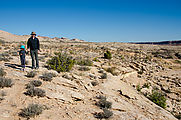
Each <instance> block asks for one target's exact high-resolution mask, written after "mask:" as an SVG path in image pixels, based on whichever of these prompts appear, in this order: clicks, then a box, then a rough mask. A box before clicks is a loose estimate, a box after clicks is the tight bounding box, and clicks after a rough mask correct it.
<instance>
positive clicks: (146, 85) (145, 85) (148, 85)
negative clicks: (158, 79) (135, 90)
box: [142, 83, 150, 88]
mask: <svg viewBox="0 0 181 120" xmlns="http://www.w3.org/2000/svg"><path fill="white" fill-rule="evenodd" d="M142 88H150V83H145V84H143V86H142Z"/></svg>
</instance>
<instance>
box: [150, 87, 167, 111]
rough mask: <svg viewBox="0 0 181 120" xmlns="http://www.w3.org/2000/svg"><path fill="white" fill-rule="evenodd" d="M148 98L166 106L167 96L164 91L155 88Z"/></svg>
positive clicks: (161, 105) (163, 106)
mask: <svg viewBox="0 0 181 120" xmlns="http://www.w3.org/2000/svg"><path fill="white" fill-rule="evenodd" d="M148 98H149V99H150V100H151V101H152V102H154V103H155V104H157V105H159V106H160V107H162V108H166V98H165V96H164V95H163V93H161V92H159V91H156V90H154V91H153V92H152V94H151V95H149V97H148Z"/></svg>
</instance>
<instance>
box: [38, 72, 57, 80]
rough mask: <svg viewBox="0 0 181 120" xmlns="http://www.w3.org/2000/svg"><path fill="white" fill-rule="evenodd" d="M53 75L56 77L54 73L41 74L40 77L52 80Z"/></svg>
mask: <svg viewBox="0 0 181 120" xmlns="http://www.w3.org/2000/svg"><path fill="white" fill-rule="evenodd" d="M53 77H56V75H55V74H54V73H43V75H42V76H40V78H41V79H42V80H44V81H52V78H53Z"/></svg>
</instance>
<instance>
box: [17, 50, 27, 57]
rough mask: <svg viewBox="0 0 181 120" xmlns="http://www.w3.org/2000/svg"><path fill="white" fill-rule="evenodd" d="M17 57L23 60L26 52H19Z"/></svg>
mask: <svg viewBox="0 0 181 120" xmlns="http://www.w3.org/2000/svg"><path fill="white" fill-rule="evenodd" d="M19 55H20V57H21V58H25V55H26V51H25V50H20V51H19Z"/></svg>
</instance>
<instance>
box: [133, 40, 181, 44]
mask: <svg viewBox="0 0 181 120" xmlns="http://www.w3.org/2000/svg"><path fill="white" fill-rule="evenodd" d="M135 44H153V45H181V40H175V41H161V42H136V43H135Z"/></svg>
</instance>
